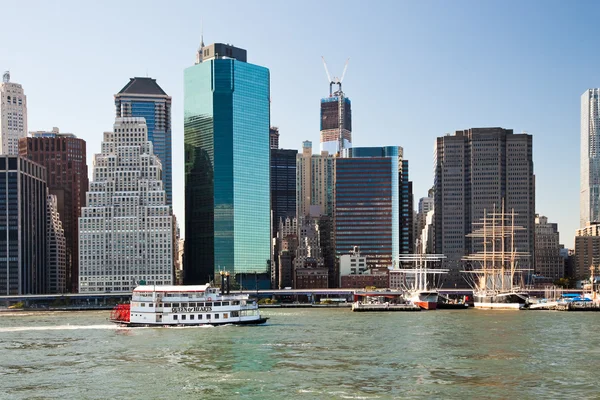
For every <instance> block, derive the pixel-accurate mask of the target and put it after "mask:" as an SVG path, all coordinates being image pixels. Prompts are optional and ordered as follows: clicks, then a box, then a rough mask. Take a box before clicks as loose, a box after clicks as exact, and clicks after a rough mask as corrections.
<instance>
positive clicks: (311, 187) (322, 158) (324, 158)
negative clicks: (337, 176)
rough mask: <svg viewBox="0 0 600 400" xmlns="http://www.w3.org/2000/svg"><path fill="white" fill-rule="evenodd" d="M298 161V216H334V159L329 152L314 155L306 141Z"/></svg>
mask: <svg viewBox="0 0 600 400" xmlns="http://www.w3.org/2000/svg"><path fill="white" fill-rule="evenodd" d="M296 160H297V161H296V185H297V188H296V196H297V198H296V208H297V211H296V215H297V216H298V217H301V216H306V215H311V214H312V215H315V216H316V215H327V216H333V202H334V198H333V177H334V166H333V160H334V157H333V156H332V155H331V154H329V153H328V152H327V151H322V152H321V154H312V143H311V142H310V141H308V140H306V141H304V142H302V154H298V157H297V159H296Z"/></svg>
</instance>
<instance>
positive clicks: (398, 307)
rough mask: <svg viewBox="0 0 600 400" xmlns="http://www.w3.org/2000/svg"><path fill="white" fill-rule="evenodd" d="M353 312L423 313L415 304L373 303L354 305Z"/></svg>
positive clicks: (357, 303)
mask: <svg viewBox="0 0 600 400" xmlns="http://www.w3.org/2000/svg"><path fill="white" fill-rule="evenodd" d="M352 311H355V312H380V311H382V312H391V311H421V307H419V306H416V305H414V304H385V303H373V304H365V303H362V302H355V303H352Z"/></svg>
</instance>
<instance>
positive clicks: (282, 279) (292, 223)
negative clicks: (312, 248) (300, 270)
mask: <svg viewBox="0 0 600 400" xmlns="http://www.w3.org/2000/svg"><path fill="white" fill-rule="evenodd" d="M274 241H275V245H274V248H275V249H276V251H277V253H276V254H275V257H274V261H275V262H274V263H273V264H272V266H271V287H272V288H274V289H283V288H284V287H292V285H293V262H294V258H295V257H296V249H297V248H298V219H297V218H295V217H293V218H290V217H287V218H280V219H279V225H278V228H277V237H276V238H275V240H274Z"/></svg>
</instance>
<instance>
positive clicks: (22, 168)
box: [0, 155, 48, 295]
mask: <svg viewBox="0 0 600 400" xmlns="http://www.w3.org/2000/svg"><path fill="white" fill-rule="evenodd" d="M46 196H47V187H46V169H45V168H44V167H43V166H41V165H39V164H36V163H34V162H32V161H30V160H28V159H26V158H22V157H19V156H17V155H14V156H13V155H11V156H6V155H2V156H0V238H1V240H0V295H14V294H42V293H45V292H46V290H47V288H48V285H47V279H48V269H47V253H46V245H47V241H46V228H47V221H46V213H47V205H46Z"/></svg>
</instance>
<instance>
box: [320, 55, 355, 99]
mask: <svg viewBox="0 0 600 400" xmlns="http://www.w3.org/2000/svg"><path fill="white" fill-rule="evenodd" d="M321 58H322V59H323V66H324V67H325V73H326V74H327V80H328V81H329V97H332V96H333V85H338V90H337V92H336V93H338V92H340V93H343V92H342V81H343V80H344V76H346V69H347V68H348V62H349V61H350V59H349V58H348V59H347V60H346V64H344V71H343V72H342V77H341V78H338V77H336V76H334V77H333V79H332V78H331V75H330V74H329V69H327V62H326V61H325V57H323V56H321Z"/></svg>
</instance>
